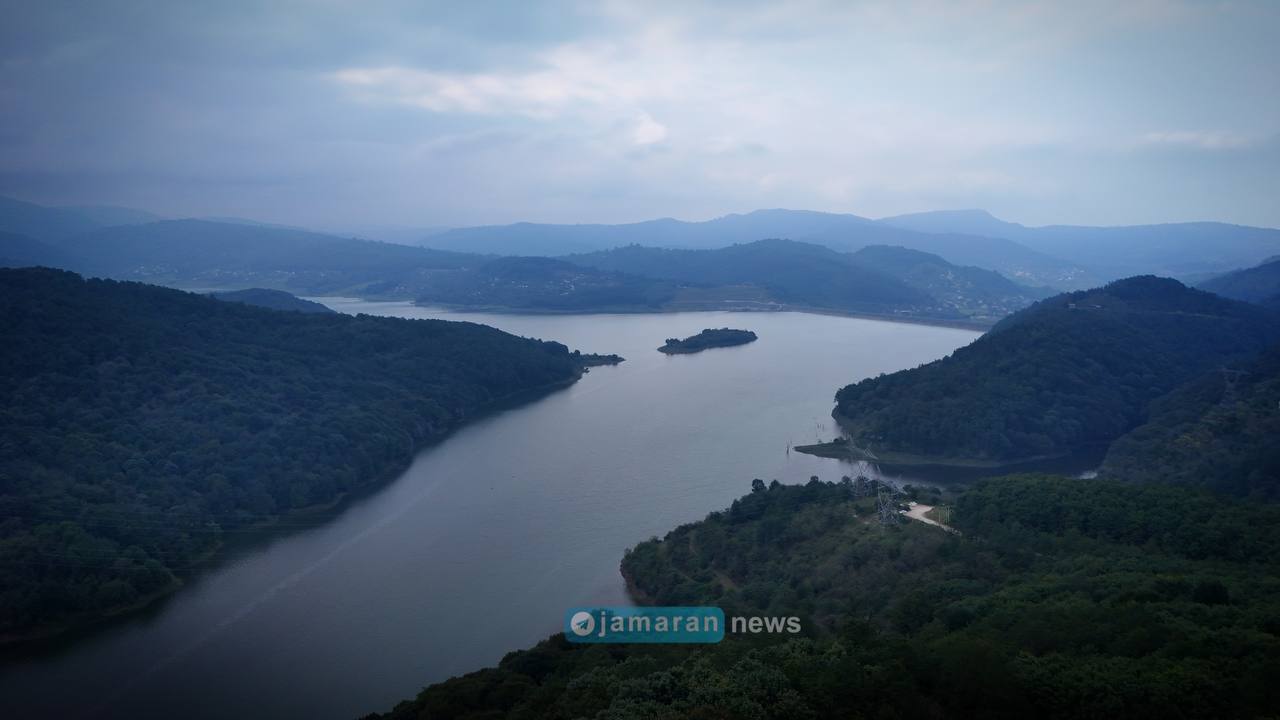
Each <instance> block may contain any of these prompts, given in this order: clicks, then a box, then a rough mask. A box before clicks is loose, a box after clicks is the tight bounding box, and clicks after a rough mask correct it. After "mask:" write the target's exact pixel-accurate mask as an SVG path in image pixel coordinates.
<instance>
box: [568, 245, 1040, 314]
mask: <svg viewBox="0 0 1280 720" xmlns="http://www.w3.org/2000/svg"><path fill="white" fill-rule="evenodd" d="M565 259H566V260H568V261H570V262H573V263H576V264H579V265H585V266H588V267H594V268H597V269H601V270H610V271H615V272H623V273H627V274H631V275H638V276H642V277H652V278H659V279H664V280H675V281H680V282H686V283H695V284H699V285H703V286H713V285H718V286H734V285H745V286H750V287H755V288H763V289H765V290H766V291H767V292H768V294H769V297H770V298H771V299H772V300H774V301H776V302H778V303H783V304H788V305H794V306H808V307H816V308H828V309H844V310H854V311H856V310H859V309H869V307H870V306H877V305H878V306H882V307H883V306H891V307H894V308H897V309H898V310H899V311H901V312H909V313H915V314H926V315H932V316H935V317H956V318H969V319H975V320H979V321H982V320H990V321H994V320H995V319H998V318H1000V317H1003V316H1004V315H1007V314H1008V313H1010V312H1012V311H1014V310H1017V309H1018V308H1021V307H1024V306H1026V305H1027V304H1029V303H1030V302H1031V301H1032V300H1035V299H1037V298H1039V297H1042V296H1043V295H1041V294H1040V293H1039V291H1037V290H1033V289H1030V288H1026V287H1022V286H1019V285H1017V284H1016V283H1013V282H1011V281H1010V280H1008V279H1007V278H1005V277H1003V276H1001V275H1000V274H999V273H996V272H993V271H990V270H982V269H980V268H974V267H961V266H957V265H953V264H951V263H948V262H947V261H946V260H943V259H942V258H940V257H938V256H937V255H932V254H929V253H924V252H920V251H917V250H908V249H905V248H899V247H888V246H870V247H866V248H863V249H861V250H859V251H858V252H856V253H838V252H836V251H834V250H831V249H830V248H827V247H824V246H822V245H815V244H812V243H802V242H795V241H792V240H761V241H758V242H753V243H744V244H741V245H732V246H730V247H727V248H721V249H718V250H672V249H662V248H651V247H641V246H638V245H632V246H628V247H624V248H618V249H616V250H609V251H603V252H596V253H588V254H583V255H570V256H566V257H565Z"/></svg>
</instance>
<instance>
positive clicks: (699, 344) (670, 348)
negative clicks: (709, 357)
mask: <svg viewBox="0 0 1280 720" xmlns="http://www.w3.org/2000/svg"><path fill="white" fill-rule="evenodd" d="M755 341H756V334H755V333H753V332H751V331H750V330H734V329H731V328H719V329H717V330H712V329H710V328H708V329H706V330H703V331H702V332H700V333H698V334H697V335H694V336H692V337H687V338H685V339H683V340H678V339H676V338H667V344H666V345H663V346H662V347H660V348H658V352H664V353H666V354H668V355H683V354H687V353H696V352H702V351H703V350H707V349H710V348H717V347H733V346H734V345H746V344H747V343H749V342H755Z"/></svg>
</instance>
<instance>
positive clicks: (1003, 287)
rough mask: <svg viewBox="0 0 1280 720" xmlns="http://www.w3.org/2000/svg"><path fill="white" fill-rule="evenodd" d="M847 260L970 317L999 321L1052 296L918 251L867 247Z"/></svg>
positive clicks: (991, 273)
mask: <svg viewBox="0 0 1280 720" xmlns="http://www.w3.org/2000/svg"><path fill="white" fill-rule="evenodd" d="M849 259H850V261H851V262H853V263H854V264H855V265H859V266H861V267H865V268H870V269H872V270H876V271H878V272H881V273H884V274H886V275H890V276H893V277H895V278H897V279H899V280H901V281H902V282H904V283H906V284H907V285H910V286H911V287H913V288H916V289H917V290H920V291H922V292H924V293H926V294H928V295H929V296H930V297H932V298H934V299H935V300H938V301H941V302H942V303H944V304H946V305H948V306H950V307H952V308H954V309H955V310H956V311H957V312H959V313H960V314H962V315H966V316H970V317H983V318H991V319H999V318H1001V317H1004V316H1005V315H1008V314H1009V313H1011V312H1014V311H1015V310H1019V309H1021V308H1023V307H1026V306H1027V305H1029V304H1031V303H1032V302H1033V301H1035V300H1038V299H1040V298H1043V297H1046V296H1047V295H1051V294H1052V291H1046V290H1044V289H1043V288H1029V287H1025V286H1023V285H1019V284H1017V283H1015V282H1013V281H1012V280H1010V279H1008V278H1006V277H1005V276H1003V275H1001V274H1000V273H998V272H995V271H994V270H984V269H982V268H978V267H971V266H961V265H953V264H952V263H949V262H947V261H946V260H943V259H942V258H941V257H938V256H937V255H934V254H932V253H927V252H922V251H920V250H909V249H907V248H900V247H890V246H887V245H869V246H867V247H865V248H862V249H861V250H859V251H857V252H855V253H853V254H852V255H850V256H849Z"/></svg>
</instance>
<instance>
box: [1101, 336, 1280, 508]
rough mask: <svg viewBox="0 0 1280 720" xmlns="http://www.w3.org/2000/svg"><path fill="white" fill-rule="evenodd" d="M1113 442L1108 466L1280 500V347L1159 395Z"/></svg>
mask: <svg viewBox="0 0 1280 720" xmlns="http://www.w3.org/2000/svg"><path fill="white" fill-rule="evenodd" d="M1149 415H1150V417H1149V418H1148V419H1147V421H1146V422H1145V423H1143V424H1142V425H1140V426H1138V427H1137V428H1134V429H1133V431H1132V432H1129V433H1128V434H1126V435H1124V436H1123V437H1121V438H1120V439H1118V440H1116V441H1115V442H1114V443H1113V444H1112V445H1111V447H1110V448H1108V450H1107V456H1106V460H1105V462H1104V464H1103V474H1104V475H1105V476H1107V477H1117V478H1122V479H1126V480H1132V481H1138V482H1167V483H1178V484H1182V485H1201V486H1206V487H1209V488H1212V489H1214V490H1217V491H1220V492H1224V493H1229V494H1233V495H1243V496H1248V497H1250V498H1253V499H1255V500H1264V501H1273V500H1280V347H1277V348H1273V349H1272V350H1270V351H1269V352H1267V353H1265V354H1263V355H1262V356H1261V357H1260V358H1257V359H1255V360H1252V361H1250V362H1246V363H1242V364H1240V365H1238V366H1233V367H1225V366H1224V367H1221V368H1214V369H1213V370H1210V371H1209V372H1207V373H1205V374H1204V375H1203V376H1201V377H1199V378H1197V379H1195V380H1193V381H1192V382H1189V383H1187V384H1186V385H1184V386H1182V387H1179V388H1178V389H1177V390H1174V391H1173V392H1171V393H1169V394H1168V395H1166V396H1164V397H1161V398H1158V399H1156V400H1155V401H1154V402H1152V403H1151V406H1150V412H1149Z"/></svg>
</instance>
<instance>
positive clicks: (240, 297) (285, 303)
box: [209, 288, 334, 313]
mask: <svg viewBox="0 0 1280 720" xmlns="http://www.w3.org/2000/svg"><path fill="white" fill-rule="evenodd" d="M209 295H210V296H211V297H213V298H214V299H215V300H225V301H227V302H239V303H244V304H246V305H257V306H258V307H264V308H270V309H272V310H288V311H291V312H304V313H331V312H334V311H333V310H332V309H330V308H329V306H327V305H322V304H320V303H318V302H313V301H311V300H303V299H302V298H300V297H297V296H295V295H290V294H289V293H287V292H285V291H283V290H267V289H265V288H248V289H246V290H227V291H224V292H212V293H209Z"/></svg>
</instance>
